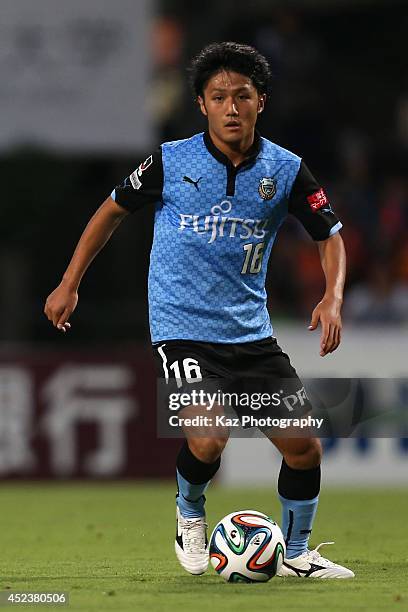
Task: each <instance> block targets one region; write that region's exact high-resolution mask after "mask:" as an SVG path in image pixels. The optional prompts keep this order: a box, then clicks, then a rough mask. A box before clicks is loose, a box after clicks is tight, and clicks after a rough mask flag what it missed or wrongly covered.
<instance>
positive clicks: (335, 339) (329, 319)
mask: <svg viewBox="0 0 408 612" xmlns="http://www.w3.org/2000/svg"><path fill="white" fill-rule="evenodd" d="M340 309H341V300H340V299H338V298H323V299H322V301H321V302H319V303H318V305H317V306H316V308H315V309H314V310H313V312H312V320H311V321H310V325H309V330H310V331H313V330H314V329H316V327H317V325H318V323H319V321H320V323H321V326H322V335H321V337H320V356H321V357H324V356H325V355H327V354H328V353H332V352H333V351H335V350H336V348H337V347H338V346H339V344H340V342H341V315H340Z"/></svg>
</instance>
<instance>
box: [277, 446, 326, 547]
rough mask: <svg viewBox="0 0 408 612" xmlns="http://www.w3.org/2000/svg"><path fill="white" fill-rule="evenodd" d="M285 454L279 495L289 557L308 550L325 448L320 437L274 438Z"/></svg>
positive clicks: (279, 482)
mask: <svg viewBox="0 0 408 612" xmlns="http://www.w3.org/2000/svg"><path fill="white" fill-rule="evenodd" d="M272 442H273V443H274V444H275V446H276V447H277V448H278V450H279V451H280V452H281V453H282V455H283V459H282V465H281V469H280V474H279V480H278V492H279V497H280V500H281V503H282V531H283V534H284V536H285V540H286V558H287V559H291V558H294V557H297V556H299V555H301V554H302V553H304V552H305V551H306V550H307V545H308V541H309V537H310V533H311V531H312V525H313V520H314V517H315V514H316V510H317V504H318V499H319V497H318V496H319V491H320V461H321V456H322V449H321V444H320V441H319V440H318V439H316V438H289V439H282V438H273V439H272Z"/></svg>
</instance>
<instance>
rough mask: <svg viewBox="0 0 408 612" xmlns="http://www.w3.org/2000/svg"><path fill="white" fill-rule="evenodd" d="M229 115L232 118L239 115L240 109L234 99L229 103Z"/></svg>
mask: <svg viewBox="0 0 408 612" xmlns="http://www.w3.org/2000/svg"><path fill="white" fill-rule="evenodd" d="M227 115H228V116H231V117H236V116H237V115H238V108H237V105H236V103H235V100H234V98H230V99H229V101H228V110H227Z"/></svg>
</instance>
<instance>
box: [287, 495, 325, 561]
mask: <svg viewBox="0 0 408 612" xmlns="http://www.w3.org/2000/svg"><path fill="white" fill-rule="evenodd" d="M279 499H280V501H281V504H282V533H283V536H284V538H285V541H286V559H293V557H297V556H298V555H301V554H302V553H304V552H305V551H306V550H307V544H308V541H309V536H310V533H311V531H312V525H313V520H314V517H315V514H316V510H317V504H318V502H319V496H317V497H314V498H313V499H302V500H298V499H286V498H285V497H282V495H279Z"/></svg>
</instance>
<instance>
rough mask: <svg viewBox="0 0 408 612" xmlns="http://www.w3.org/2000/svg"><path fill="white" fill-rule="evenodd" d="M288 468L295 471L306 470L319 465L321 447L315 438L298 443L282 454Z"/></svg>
mask: <svg viewBox="0 0 408 612" xmlns="http://www.w3.org/2000/svg"><path fill="white" fill-rule="evenodd" d="M283 457H284V459H285V461H286V463H287V464H288V465H289V467H291V468H294V469H295V470H308V469H311V468H314V467H317V466H318V465H320V462H321V460H322V445H321V443H320V440H318V439H317V438H310V439H306V440H302V441H299V444H297V445H293V448H291V449H290V450H289V449H288V450H287V451H285V452H284V453H283Z"/></svg>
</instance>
